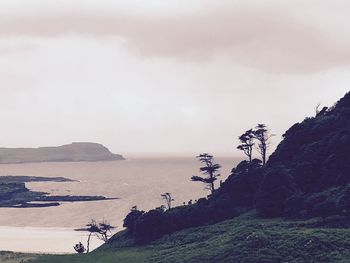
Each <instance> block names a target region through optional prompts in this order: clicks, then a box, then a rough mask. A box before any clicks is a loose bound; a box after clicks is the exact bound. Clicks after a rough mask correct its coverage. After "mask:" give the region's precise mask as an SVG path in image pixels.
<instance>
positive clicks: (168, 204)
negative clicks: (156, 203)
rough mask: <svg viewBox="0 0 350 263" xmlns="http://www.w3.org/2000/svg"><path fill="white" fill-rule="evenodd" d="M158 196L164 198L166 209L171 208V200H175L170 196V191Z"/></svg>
mask: <svg viewBox="0 0 350 263" xmlns="http://www.w3.org/2000/svg"><path fill="white" fill-rule="evenodd" d="M160 197H161V198H162V199H163V200H165V202H166V208H167V209H171V202H172V201H175V199H174V198H172V196H171V193H164V194H161V195H160Z"/></svg>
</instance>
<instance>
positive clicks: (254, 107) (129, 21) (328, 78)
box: [0, 0, 350, 155]
mask: <svg viewBox="0 0 350 263" xmlns="http://www.w3.org/2000/svg"><path fill="white" fill-rule="evenodd" d="M349 12H350V2H349V1H347V0H309V1H304V0H281V1H276V0H275V1H271V0H270V1H265V0H255V1H252V0H230V1H228V0H220V1H214V0H148V1H141V0H138V1H137V0H75V1H71V0H69V1H68V0H60V1H54V0H45V1H44V0H26V1H23V0H2V1H1V2H0V91H1V93H0V123H1V132H0V134H1V136H0V146H3V147H39V146H49V145H50V146H52V145H62V144H68V143H71V142H81V141H83V142H85V141H89V142H99V143H102V144H104V145H105V146H107V147H108V148H110V149H111V150H112V151H113V152H116V153H122V154H126V155H127V154H146V153H147V154H191V155H192V154H197V153H201V152H211V153H213V154H217V155H225V154H229V155H239V152H238V151H237V150H236V146H237V144H238V140H237V137H238V136H239V135H240V134H241V133H243V132H244V131H245V130H247V129H250V128H252V127H254V126H255V125H256V124H258V123H265V124H267V125H268V126H269V128H270V130H271V132H272V133H273V134H275V135H276V136H275V137H274V138H273V140H274V141H273V145H272V149H271V151H272V150H273V147H275V146H276V145H277V144H278V142H279V141H280V139H281V136H282V134H283V133H284V132H285V131H286V130H287V129H288V128H289V127H290V126H291V125H293V124H294V123H295V122H300V121H302V120H303V119H304V118H305V117H307V116H313V115H314V114H315V106H316V105H317V104H318V103H321V105H322V106H330V105H333V104H334V103H335V102H336V101H337V100H339V99H340V98H341V97H342V96H343V95H344V94H345V93H346V92H348V91H350V88H349V87H350V86H349V83H350V74H349V73H350V49H349V46H350V16H349V15H348V14H349Z"/></svg>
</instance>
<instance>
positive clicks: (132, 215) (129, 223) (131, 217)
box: [123, 206, 145, 233]
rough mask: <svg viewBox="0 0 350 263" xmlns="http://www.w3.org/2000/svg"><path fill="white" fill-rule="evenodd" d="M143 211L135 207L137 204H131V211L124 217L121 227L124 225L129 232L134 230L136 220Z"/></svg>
mask: <svg viewBox="0 0 350 263" xmlns="http://www.w3.org/2000/svg"><path fill="white" fill-rule="evenodd" d="M144 213H145V212H144V211H140V210H138V209H137V206H133V207H132V208H131V211H130V212H129V214H127V216H126V217H125V219H124V224H123V227H126V228H127V229H128V230H129V231H130V232H131V233H134V231H135V223H136V220H137V219H139V218H140V217H141V216H142V215H143V214H144Z"/></svg>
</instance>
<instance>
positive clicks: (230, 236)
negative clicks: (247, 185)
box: [31, 214, 350, 263]
mask: <svg viewBox="0 0 350 263" xmlns="http://www.w3.org/2000/svg"><path fill="white" fill-rule="evenodd" d="M317 224H318V223H317V220H316V221H315V220H311V221H285V220H281V219H256V218H255V216H254V215H252V214H246V215H243V216H240V217H238V218H236V219H231V220H227V221H224V222H221V223H218V224H214V225H210V226H204V227H198V228H191V229H186V230H183V231H180V232H177V233H175V234H172V235H170V236H167V237H163V238H161V239H159V240H157V241H156V242H153V243H151V244H149V245H147V246H134V245H132V244H130V240H128V239H126V237H125V234H124V233H120V234H118V235H117V236H116V237H114V240H113V242H111V244H109V245H105V246H103V247H101V248H100V249H98V250H96V251H94V252H92V253H91V254H88V255H86V254H84V255H71V256H69V255H66V256H43V257H40V258H38V259H36V260H34V261H31V262H32V263H112V262H123V263H127V262H132V263H137V262H167V263H171V262H188V263H190V262H203V263H204V262H208V263H209V262H241V263H248V262H249V263H280V262H289V263H300V262H308V263H313V262H314V263H323V262H324V263H329V262H333V263H341V262H342V263H345V262H349V260H350V229H344V228H317ZM128 243H129V245H128Z"/></svg>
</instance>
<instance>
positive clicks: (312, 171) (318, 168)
mask: <svg viewBox="0 0 350 263" xmlns="http://www.w3.org/2000/svg"><path fill="white" fill-rule="evenodd" d="M349 146H350V93H348V94H347V95H346V96H345V97H344V98H343V99H341V100H340V101H339V102H338V103H337V104H336V105H335V106H333V107H331V108H327V109H326V110H323V111H321V112H319V113H318V114H317V115H316V117H314V118H307V119H305V120H304V121H303V122H302V123H298V124H295V125H294V126H292V127H291V128H290V129H289V130H288V131H287V132H286V133H285V134H284V140H283V141H282V143H281V144H280V145H279V146H278V148H277V150H276V151H275V152H274V153H273V154H272V155H271V157H270V159H269V161H268V163H267V167H266V172H265V178H264V181H263V183H262V186H261V190H260V192H259V193H260V195H259V196H258V198H257V208H258V211H259V212H260V214H262V215H266V216H274V215H283V214H284V215H286V216H292V217H295V216H300V215H304V216H316V215H317V216H328V215H332V214H336V213H339V209H340V206H339V205H338V203H337V202H338V201H337V200H334V196H333V192H332V191H328V190H329V189H332V188H338V191H340V192H341V193H342V192H343V191H342V189H343V188H344V187H345V186H346V185H347V184H349V183H350V147H349ZM281 167H284V168H283V170H284V172H282V168H281ZM276 169H277V170H278V169H281V171H280V172H278V171H276ZM271 171H276V172H271ZM276 173H280V174H282V175H283V177H286V176H285V174H287V173H288V174H289V176H288V178H289V179H288V180H286V181H284V184H283V185H280V187H279V188H280V190H282V189H283V188H284V189H285V190H286V192H285V195H286V196H283V201H282V202H281V199H279V198H269V197H268V195H270V196H271V197H272V195H271V194H269V192H270V191H271V186H270V184H273V185H276V184H277V183H278V181H281V180H283V179H282V178H278V176H276ZM266 182H269V183H266ZM279 183H282V182H279ZM264 193H265V194H264ZM264 196H265V198H263V197H264ZM320 196H323V198H321V199H322V200H318V199H316V200H314V201H313V203H312V205H311V206H307V205H306V203H309V202H310V200H311V199H313V198H315V197H318V198H320ZM266 197H267V198H266ZM337 198H340V197H337ZM267 199H268V200H267ZM344 199H346V197H343V200H344ZM284 200H286V202H284ZM266 202H269V205H267V203H266ZM298 207H299V208H298ZM326 207H328V209H327V208H326ZM334 207H336V208H334ZM333 208H334V209H333ZM272 210H273V211H272ZM345 211H347V210H346V209H345ZM345 213H346V212H345Z"/></svg>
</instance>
